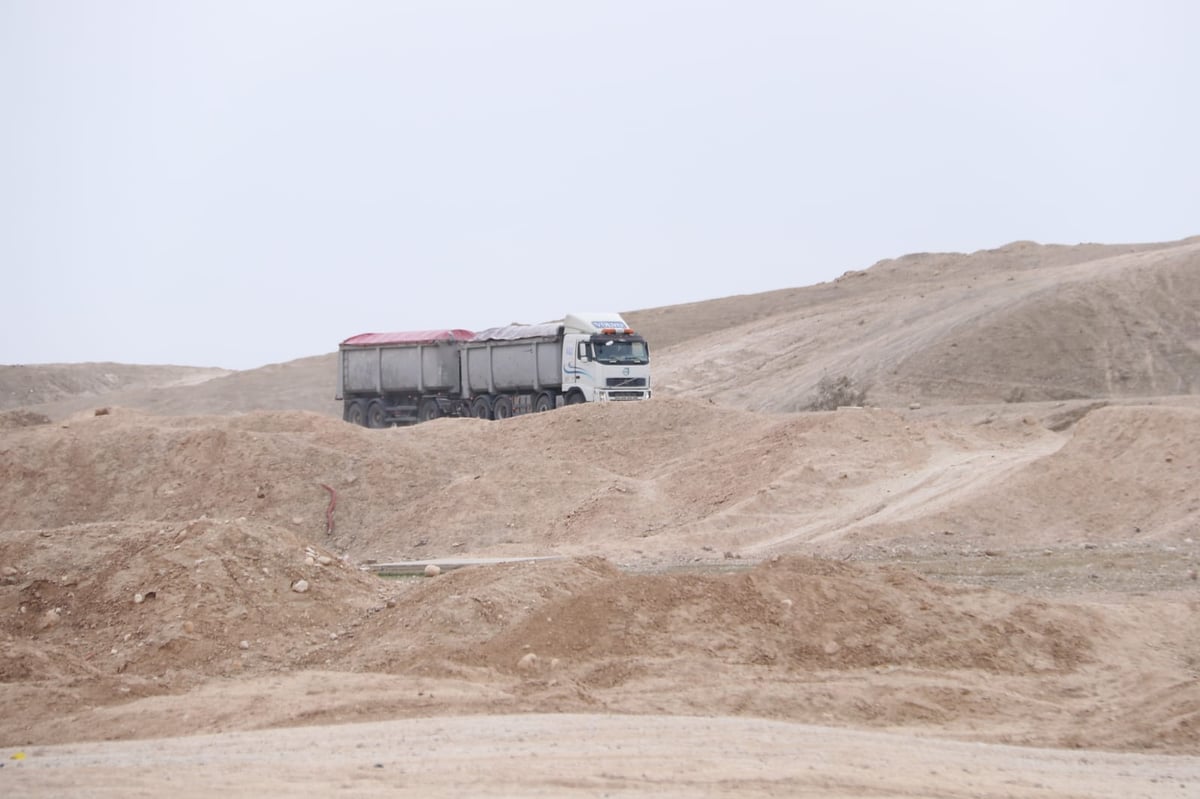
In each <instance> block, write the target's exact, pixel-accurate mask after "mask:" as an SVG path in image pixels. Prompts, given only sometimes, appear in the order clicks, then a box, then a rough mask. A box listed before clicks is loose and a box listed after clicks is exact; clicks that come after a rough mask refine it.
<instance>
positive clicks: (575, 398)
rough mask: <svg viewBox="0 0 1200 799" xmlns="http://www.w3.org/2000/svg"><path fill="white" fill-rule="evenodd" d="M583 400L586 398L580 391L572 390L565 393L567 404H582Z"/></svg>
mask: <svg viewBox="0 0 1200 799" xmlns="http://www.w3.org/2000/svg"><path fill="white" fill-rule="evenodd" d="M585 402H587V398H586V397H584V396H583V392H582V391H572V392H571V393H570V394H568V395H567V404H568V405H582V404H583V403H585Z"/></svg>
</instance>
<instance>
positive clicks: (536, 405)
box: [533, 394, 554, 413]
mask: <svg viewBox="0 0 1200 799" xmlns="http://www.w3.org/2000/svg"><path fill="white" fill-rule="evenodd" d="M552 410H554V397H552V396H551V395H549V394H538V395H537V399H535V400H534V401H533V412H534V413H545V412H546V411H552Z"/></svg>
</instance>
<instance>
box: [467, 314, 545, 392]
mask: <svg viewBox="0 0 1200 799" xmlns="http://www.w3.org/2000/svg"><path fill="white" fill-rule="evenodd" d="M562 341H563V327H562V324H561V323H560V322H551V323H547V324H540V325H507V326H505V327H493V328H489V329H488V330H484V331H482V332H480V333H476V334H475V336H474V337H473V338H471V340H470V341H468V342H466V343H464V344H463V357H464V359H465V362H466V368H465V369H464V370H463V371H464V372H465V373H466V380H467V388H468V389H469V390H470V392H471V393H472V394H495V393H497V392H532V391H542V390H546V389H555V390H557V389H559V388H561V387H562Z"/></svg>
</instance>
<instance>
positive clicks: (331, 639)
mask: <svg viewBox="0 0 1200 799" xmlns="http://www.w3.org/2000/svg"><path fill="white" fill-rule="evenodd" d="M337 639H338V634H337V633H330V634H329V640H330V641H336V640H337Z"/></svg>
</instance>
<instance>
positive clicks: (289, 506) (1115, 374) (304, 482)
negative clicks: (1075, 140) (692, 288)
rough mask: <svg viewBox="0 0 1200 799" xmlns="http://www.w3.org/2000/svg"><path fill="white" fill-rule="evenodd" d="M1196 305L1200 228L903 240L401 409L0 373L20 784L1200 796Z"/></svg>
mask: <svg viewBox="0 0 1200 799" xmlns="http://www.w3.org/2000/svg"><path fill="white" fill-rule="evenodd" d="M1198 307H1200V240H1195V239H1190V240H1187V241H1184V242H1176V243H1171V244H1162V245H1131V246H1101V245H1080V246H1078V247H1053V246H1041V245H1035V244H1029V243H1017V244H1013V245H1009V246H1007V247H1003V248H1000V249H998V250H992V251H987V252H980V253H974V254H971V255H957V254H919V255H910V256H905V257H904V258H900V259H896V260H892V261H884V262H881V263H879V264H876V265H875V266H873V267H871V268H870V269H868V270H864V271H862V272H854V273H849V274H847V275H845V276H843V277H842V278H840V279H838V280H836V281H833V282H831V283H827V284H822V285H818V286H812V287H807V288H797V289H786V290H782V291H778V292H771V293H768V294H762V295H749V296H742V297H730V298H724V299H718V300H713V301H710V302H707V303H697V304H693V305H688V306H678V307H672V308H659V309H650V310H644V311H635V312H631V313H630V314H629V317H628V318H629V319H630V321H631V322H632V324H633V325H634V326H635V327H637V328H638V329H639V330H640V331H642V332H644V333H645V334H646V336H647V337H648V338H649V339H650V340H651V341H652V343H654V342H657V343H654V344H653V346H654V364H655V367H654V368H655V381H656V394H655V398H654V399H652V400H649V401H646V402H637V403H633V402H630V403H603V404H584V405H577V406H569V407H565V408H561V409H558V410H555V411H553V412H550V413H543V414H536V415H526V416H518V417H515V418H511V419H506V420H502V421H485V420H481V419H464V418H440V419H436V420H434V421H431V422H427V423H424V424H419V425H415V426H412V427H393V428H386V429H378V430H370V429H365V428H362V427H357V426H354V425H350V424H347V423H345V422H343V421H342V420H341V418H340V408H339V406H338V404H337V403H335V402H334V401H333V400H332V386H333V383H334V374H333V369H334V359H333V357H332V356H331V355H328V354H326V355H315V356H313V357H311V358H306V359H302V360H299V361H294V362H291V363H287V364H278V365H272V366H268V367H263V368H261V369H256V370H250V371H246V372H237V373H229V374H226V373H219V374H210V373H206V372H203V371H196V370H188V369H185V368H175V367H163V368H161V369H159V371H154V370H155V368H154V367H150V368H149V369H150V371H145V370H132V371H130V372H128V373H125V372H122V371H121V370H120V369H119V368H118V367H116V366H114V365H109V364H93V365H77V366H74V367H71V366H68V367H35V366H30V367H4V372H5V379H6V380H8V381H9V382H7V383H5V384H4V386H5V392H6V394H5V396H6V397H28V398H29V401H28V402H26V403H24V404H22V403H21V402H17V401H12V402H9V404H8V405H7V406H6V409H5V410H3V411H0V507H2V508H4V511H5V512H4V513H3V514H2V515H0V641H2V642H3V646H0V703H3V706H4V707H5V708H6V712H5V713H4V714H3V715H2V716H0V747H2V748H3V750H4V757H5V758H6V759H8V758H10V757H15V756H16V755H17V754H19V755H20V756H21V757H20V758H18V759H17V760H14V761H9V762H10V766H11V767H6V768H5V769H4V770H3V772H0V791H2V792H4V793H6V794H9V793H11V794H12V795H44V796H50V795H61V794H63V793H71V792H72V791H75V792H78V791H79V786H80V785H83V786H87V787H88V788H89V790H91V791H93V792H95V793H98V794H100V795H113V796H116V795H122V792H126V793H127V792H128V791H129V790H130V786H133V787H134V788H135V789H137V791H140V792H141V793H143V794H146V795H151V794H155V793H162V792H166V791H173V792H179V790H181V789H180V788H179V786H178V785H175V784H174V782H175V781H176V780H178V779H183V778H186V780H187V785H188V786H191V793H189V792H188V790H187V789H183V795H203V793H204V790H202V789H213V788H214V786H216V787H219V788H220V789H221V790H222V791H225V792H235V793H236V792H238V791H244V790H245V789H246V787H247V786H251V785H254V786H260V787H261V789H262V790H264V791H270V792H275V793H278V792H282V791H285V790H287V791H295V792H298V793H299V794H301V795H322V794H323V793H327V792H328V791H331V790H335V789H337V788H339V787H346V786H351V787H353V788H354V790H356V791H358V792H359V793H364V794H370V795H377V794H378V795H383V794H385V793H387V791H388V790H389V789H394V787H395V785H394V783H393V782H389V780H394V779H397V775H401V774H404V775H408V776H409V777H412V775H415V774H420V775H422V777H421V778H422V779H423V780H426V781H428V783H429V785H432V786H434V787H435V788H436V789H435V790H433V791H432V794H433V795H445V796H452V795H460V794H463V793H468V794H469V793H496V792H502V793H505V794H508V795H518V796H533V795H564V794H565V795H587V796H593V795H602V794H604V793H613V794H615V795H630V796H632V795H639V794H642V795H644V794H645V793H646V792H649V791H651V790H655V786H656V785H657V783H656V780H658V779H662V780H666V781H667V782H666V783H665V785H666V787H668V788H670V790H668V791H667V792H668V793H671V791H674V792H675V793H678V794H679V795H685V794H694V793H706V792H707V793H711V792H720V793H722V794H724V795H731V796H750V795H762V794H763V793H764V792H765V793H778V794H780V795H796V794H805V795H814V796H829V797H834V796H839V797H844V796H858V795H929V794H933V793H936V794H937V795H939V796H950V797H968V796H981V795H982V796H1000V795H1010V796H1020V797H1058V796H1063V797H1065V796H1079V795H1088V796H1112V797H1124V796H1132V795H1147V796H1186V795H1189V793H1190V791H1191V787H1192V786H1194V785H1196V784H1200V681H1198V680H1197V664H1200V612H1198V611H1200V581H1198V579H1197V570H1198V569H1200V544H1198V541H1200V402H1198V401H1197V400H1198V399H1200V396H1198V395H1200V312H1197V311H1196V308H1198ZM106 375H113V376H114V377H113V378H112V379H110V378H109V377H107V376H106ZM122 375H126V376H124V377H122ZM827 375H835V376H847V377H850V378H852V379H853V380H854V381H855V382H856V383H857V384H858V385H859V386H862V387H865V388H866V389H867V391H868V396H869V402H868V403H867V407H843V408H840V409H838V410H828V411H808V410H803V408H804V407H805V406H806V405H807V403H808V402H809V401H810V400H811V397H812V395H813V393H814V391H815V390H816V385H817V382H818V381H819V380H820V379H821V377H822V376H827ZM14 376H15V377H14ZM68 377H69V378H70V379H69V380H68ZM23 380H24V382H22V381H23ZM71 381H74V382H71ZM426 565H429V566H431V567H434V568H430V570H429V576H428V577H426V576H420V575H423V574H425V571H424V568H425V566H426ZM414 571H415V572H416V573H417V575H418V576H406V575H409V574H411V573H412V572H414ZM464 720H465V721H464ZM467 722H469V724H468V723H467ZM610 725H611V726H610ZM664 730H665V731H668V732H664ZM472 731H474V732H472ZM473 736H478V737H473ZM384 741H386V742H388V743H387V745H386V746H385V745H384V744H383V743H381V742H384ZM314 747H315V749H314ZM488 747H491V748H488ZM777 750H778V751H777ZM1079 750H1087V751H1085V752H1081V751H1079ZM418 751H419V756H418V755H417V754H416V753H417V752H418ZM464 752H469V753H470V754H468V755H464V754H463V753H464ZM863 752H869V753H870V757H863V756H862V753H863ZM646 753H653V755H650V754H646ZM818 755H819V756H818ZM214 758H215V760H214ZM216 761H220V762H221V763H222V764H223V765H222V767H221V769H219V771H220V773H219V774H217V773H215V771H214V769H212V768H211V764H212V763H213V762H216ZM1085 761H1086V763H1085ZM314 763H318V764H319V766H320V767H319V768H318V766H315V765H314ZM682 764H691V765H690V766H685V765H682ZM697 764H708V765H703V766H698V765H697ZM564 768H565V769H567V770H566V771H563V769H564ZM209 772H213V773H209ZM651 772H653V774H651ZM282 774H286V775H288V776H281V775H282ZM564 774H565V775H566V776H564ZM656 774H662V775H670V776H669V777H668V776H662V777H661V778H660V777H657V776H654V775H656ZM731 774H736V775H740V776H738V777H737V778H733V777H730V775H731ZM298 775H299V776H298ZM301 777H302V779H301ZM658 787H663V786H658ZM501 789H502V790H501ZM137 791H135V792H137Z"/></svg>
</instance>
